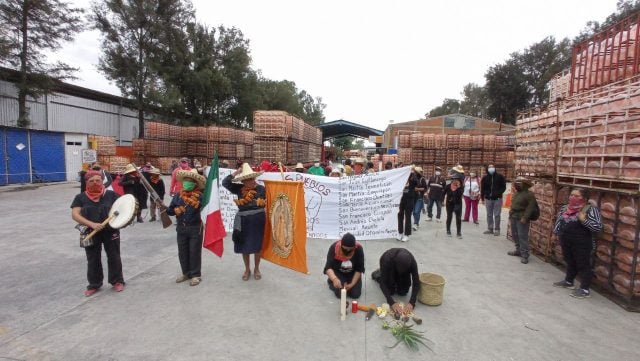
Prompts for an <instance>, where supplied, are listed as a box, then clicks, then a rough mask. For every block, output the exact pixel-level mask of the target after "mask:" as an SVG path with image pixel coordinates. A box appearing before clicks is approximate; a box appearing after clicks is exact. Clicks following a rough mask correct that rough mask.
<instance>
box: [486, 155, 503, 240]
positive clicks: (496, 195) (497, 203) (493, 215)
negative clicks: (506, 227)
mask: <svg viewBox="0 0 640 361" xmlns="http://www.w3.org/2000/svg"><path fill="white" fill-rule="evenodd" d="M506 190H507V182H506V181H505V179H504V176H503V175H502V174H500V173H498V172H496V167H495V166H494V165H493V164H489V166H488V167H487V174H486V175H485V176H484V177H482V179H481V180H480V201H481V202H483V203H484V204H485V206H486V208H487V230H486V231H484V232H483V234H493V235H494V236H499V235H500V214H501V213H502V194H503V193H504V192H505V191H506Z"/></svg>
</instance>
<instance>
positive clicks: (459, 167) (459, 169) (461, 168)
mask: <svg viewBox="0 0 640 361" xmlns="http://www.w3.org/2000/svg"><path fill="white" fill-rule="evenodd" d="M451 170H452V171H454V172H457V173H464V167H463V166H461V165H457V166H455V167H453V168H451Z"/></svg>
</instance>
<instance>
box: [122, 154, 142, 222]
mask: <svg viewBox="0 0 640 361" xmlns="http://www.w3.org/2000/svg"><path fill="white" fill-rule="evenodd" d="M123 173H124V174H123V175H122V178H120V181H119V182H118V183H120V185H121V186H122V188H123V190H124V193H125V194H131V195H133V196H134V197H136V200H137V201H138V213H136V219H137V221H138V223H142V222H144V221H143V220H142V210H143V209H147V198H148V196H149V194H148V193H147V189H146V188H145V187H144V185H143V184H142V182H141V181H140V177H142V175H141V174H140V172H139V171H138V170H137V169H136V167H134V166H133V164H131V163H130V164H127V166H126V168H125V170H124V172H123Z"/></svg>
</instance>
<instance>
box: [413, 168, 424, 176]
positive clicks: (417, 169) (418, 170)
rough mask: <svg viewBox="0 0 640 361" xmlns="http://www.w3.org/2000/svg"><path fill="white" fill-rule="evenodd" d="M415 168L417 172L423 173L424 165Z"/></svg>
mask: <svg viewBox="0 0 640 361" xmlns="http://www.w3.org/2000/svg"><path fill="white" fill-rule="evenodd" d="M413 170H415V171H416V173H420V174H422V167H415V168H413Z"/></svg>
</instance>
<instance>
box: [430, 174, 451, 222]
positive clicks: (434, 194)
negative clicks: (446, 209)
mask: <svg viewBox="0 0 640 361" xmlns="http://www.w3.org/2000/svg"><path fill="white" fill-rule="evenodd" d="M446 185H447V181H446V180H445V178H444V176H443V175H442V168H441V167H436V172H435V174H434V175H433V176H431V177H430V178H429V180H428V181H427V198H428V199H429V203H428V204H427V216H428V218H427V220H428V221H431V220H433V205H434V204H435V205H436V221H437V222H440V214H441V212H442V199H443V196H444V187H446Z"/></svg>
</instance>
